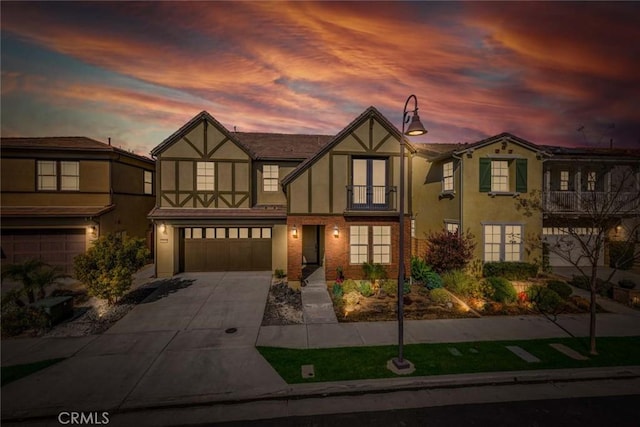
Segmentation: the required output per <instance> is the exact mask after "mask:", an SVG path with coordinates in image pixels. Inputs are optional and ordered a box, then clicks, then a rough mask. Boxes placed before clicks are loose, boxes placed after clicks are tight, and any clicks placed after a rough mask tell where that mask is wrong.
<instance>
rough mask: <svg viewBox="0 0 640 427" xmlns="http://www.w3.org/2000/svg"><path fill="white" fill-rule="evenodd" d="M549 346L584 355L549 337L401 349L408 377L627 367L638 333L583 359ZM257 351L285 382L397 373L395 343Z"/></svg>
mask: <svg viewBox="0 0 640 427" xmlns="http://www.w3.org/2000/svg"><path fill="white" fill-rule="evenodd" d="M552 344H553V345H557V344H562V345H564V346H566V347H568V348H570V349H571V350H574V351H575V352H577V353H579V354H581V355H583V356H587V355H588V354H589V343H588V338H554V339H543V340H518V341H483V342H465V343H459V342H456V343H438V344H409V345H405V347H404V355H405V357H406V358H407V359H408V360H410V361H411V362H413V363H414V364H415V367H416V371H415V372H414V373H413V374H411V375H412V376H431V375H445V374H462V373H477V372H498V371H521V370H534V369H571V368H588V367H604V366H629V365H637V364H638V361H640V337H600V338H598V352H599V355H598V356H588V357H584V360H577V359H574V358H572V357H570V356H568V355H567V354H565V353H562V352H561V351H558V350H556V349H555V348H554V347H552V346H551V345H552ZM510 346H517V347H520V348H522V349H523V350H525V351H526V352H528V353H530V354H532V355H534V356H535V357H537V358H538V359H540V361H539V362H535V363H530V362H527V361H525V360H523V359H522V358H520V357H518V356H517V355H516V354H514V353H513V352H512V351H510V350H509V349H508V348H507V347H510ZM258 350H259V351H260V354H262V356H263V357H264V358H265V359H266V360H267V361H268V362H269V363H270V364H271V366H273V367H274V369H275V370H276V371H277V372H278V374H280V376H281V377H282V378H283V379H284V380H285V381H286V382H287V383H289V384H296V383H305V382H323V381H347V380H363V379H373V378H393V377H397V375H396V374H394V373H393V372H391V371H390V370H389V369H387V367H386V364H387V361H388V360H390V359H391V358H393V357H396V356H397V351H398V348H397V346H379V347H342V348H323V349H307V350H299V349H286V348H274V347H258ZM303 365H313V367H314V371H315V375H314V376H313V377H305V378H303V376H302V375H301V366H303Z"/></svg>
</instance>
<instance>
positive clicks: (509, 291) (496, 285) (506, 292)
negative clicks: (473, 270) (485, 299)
mask: <svg viewBox="0 0 640 427" xmlns="http://www.w3.org/2000/svg"><path fill="white" fill-rule="evenodd" d="M486 280H487V284H488V285H489V286H491V288H492V291H493V292H492V295H491V297H492V298H493V299H494V300H495V301H497V302H501V303H506V304H511V303H514V302H516V299H517V298H518V292H517V291H516V288H514V287H513V285H512V284H511V282H510V281H508V280H507V279H505V278H504V277H488V278H487V279H486Z"/></svg>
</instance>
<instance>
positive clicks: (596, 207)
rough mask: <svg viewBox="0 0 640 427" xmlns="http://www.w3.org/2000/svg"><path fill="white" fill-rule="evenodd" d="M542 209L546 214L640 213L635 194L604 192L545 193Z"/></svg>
mask: <svg viewBox="0 0 640 427" xmlns="http://www.w3.org/2000/svg"><path fill="white" fill-rule="evenodd" d="M542 206H543V209H544V211H545V212H547V213H552V214H554V213H555V214H560V213H571V214H578V215H579V214H585V215H588V214H591V213H594V212H601V211H602V210H603V209H606V210H607V211H609V212H610V213H611V215H625V214H632V213H636V214H637V213H638V212H639V211H640V197H638V193H637V192H621V193H617V194H616V193H611V192H606V191H583V192H577V191H547V192H545V193H544V194H543V205H542Z"/></svg>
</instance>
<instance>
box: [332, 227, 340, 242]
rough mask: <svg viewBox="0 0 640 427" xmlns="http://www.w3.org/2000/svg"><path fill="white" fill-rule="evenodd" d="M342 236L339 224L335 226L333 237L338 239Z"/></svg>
mask: <svg viewBox="0 0 640 427" xmlns="http://www.w3.org/2000/svg"><path fill="white" fill-rule="evenodd" d="M339 236H340V229H338V226H337V225H334V226H333V237H335V238H336V239H337V238H338V237H339Z"/></svg>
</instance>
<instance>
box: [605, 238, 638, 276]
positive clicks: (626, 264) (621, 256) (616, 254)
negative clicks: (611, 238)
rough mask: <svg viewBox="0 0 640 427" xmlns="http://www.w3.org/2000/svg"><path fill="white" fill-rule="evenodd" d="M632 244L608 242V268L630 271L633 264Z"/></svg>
mask: <svg viewBox="0 0 640 427" xmlns="http://www.w3.org/2000/svg"><path fill="white" fill-rule="evenodd" d="M633 250H634V243H632V242H610V243H609V267H611V268H617V269H620V270H630V269H631V268H633V262H634V254H633Z"/></svg>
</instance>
